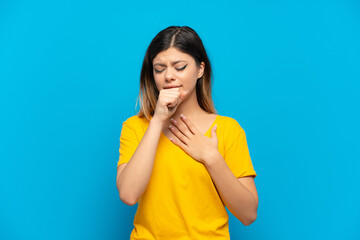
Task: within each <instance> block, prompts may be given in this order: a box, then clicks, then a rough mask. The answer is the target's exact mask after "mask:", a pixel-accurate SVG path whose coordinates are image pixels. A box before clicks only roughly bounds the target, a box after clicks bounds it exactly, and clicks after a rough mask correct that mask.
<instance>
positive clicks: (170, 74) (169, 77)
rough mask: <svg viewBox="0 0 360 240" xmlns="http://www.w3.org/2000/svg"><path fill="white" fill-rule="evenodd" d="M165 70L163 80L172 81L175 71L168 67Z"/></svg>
mask: <svg viewBox="0 0 360 240" xmlns="http://www.w3.org/2000/svg"><path fill="white" fill-rule="evenodd" d="M165 71H166V72H165V80H166V81H167V82H171V81H174V80H175V73H174V72H173V71H172V70H171V69H169V68H167V69H166V70H165Z"/></svg>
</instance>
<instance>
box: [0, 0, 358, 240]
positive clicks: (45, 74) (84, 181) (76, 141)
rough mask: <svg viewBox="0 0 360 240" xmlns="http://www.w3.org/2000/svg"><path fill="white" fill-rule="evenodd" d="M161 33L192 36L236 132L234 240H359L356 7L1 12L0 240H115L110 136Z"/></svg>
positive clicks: (53, 5) (33, 4)
mask: <svg viewBox="0 0 360 240" xmlns="http://www.w3.org/2000/svg"><path fill="white" fill-rule="evenodd" d="M171 25H180V26H183V25H187V26H190V27H192V28H194V29H195V30H196V31H197V32H198V34H199V35H200V37H201V38H202V40H203V42H204V44H205V47H206V49H207V51H208V54H209V57H210V60H211V61H212V66H213V69H214V76H215V78H214V86H213V97H214V102H215V106H216V109H217V110H218V113H219V114H220V115H225V116H230V117H233V118H235V119H236V120H237V121H238V122H239V123H240V125H241V126H242V127H243V128H244V130H245V132H246V136H247V141H248V145H249V151H250V155H251V158H252V161H253V164H254V167H255V170H256V172H257V174H258V177H257V178H256V179H255V183H256V186H257V190H258V194H259V201H260V202H259V208H258V217H257V220H256V221H255V222H254V223H253V224H252V225H250V226H244V225H243V224H242V223H241V222H240V221H239V220H237V219H236V218H235V217H234V216H233V215H231V213H230V212H229V214H230V223H229V224H230V234H231V237H232V239H278V240H280V239H338V238H341V239H360V228H359V217H360V205H359V202H360V193H359V183H360V182H359V179H358V177H357V176H358V173H359V171H360V161H359V160H360V154H359V149H360V148H359V146H360V141H359V133H360V131H359V126H358V124H359V122H360V121H359V120H360V119H359V103H360V99H359V90H360V88H359V85H360V84H359V80H360V44H359V43H360V3H359V1H350V0H326V1H310V0H309V1H300V0H299V1H288V0H286V1H285V0H284V1H265V0H262V1H260V0H259V1H223V2H222V3H221V4H219V3H216V2H209V1H186V0H183V1H179V2H176V1H144V2H133V3H131V1H126V2H122V1H109V0H105V1H79V0H77V1H4V0H2V1H0V80H1V85H0V113H1V117H0V131H1V133H0V138H1V145H0V146H1V148H0V160H1V166H0V191H1V192H0V194H1V195H0V239H128V238H129V235H130V232H131V230H132V227H133V226H132V222H133V217H134V214H135V211H136V207H137V205H134V206H127V205H125V204H124V203H122V202H121V200H120V199H119V195H118V191H117V188H116V183H115V180H116V163H117V161H118V156H119V152H118V148H119V137H120V132H121V124H122V122H123V121H125V120H126V119H127V118H128V117H130V116H132V115H135V114H136V109H135V102H136V97H137V95H138V91H139V76H140V69H141V64H142V60H143V57H144V54H145V51H146V48H147V46H148V44H149V43H150V41H151V39H152V38H153V37H154V36H155V35H156V34H157V33H158V32H159V31H160V30H162V29H164V28H166V27H168V26H171Z"/></svg>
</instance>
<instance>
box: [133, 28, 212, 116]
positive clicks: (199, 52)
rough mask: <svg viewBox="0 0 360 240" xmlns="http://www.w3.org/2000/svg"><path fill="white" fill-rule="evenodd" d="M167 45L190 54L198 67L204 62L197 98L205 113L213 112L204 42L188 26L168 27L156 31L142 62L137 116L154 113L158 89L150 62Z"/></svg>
mask: <svg viewBox="0 0 360 240" xmlns="http://www.w3.org/2000/svg"><path fill="white" fill-rule="evenodd" d="M170 47H175V48H176V49H177V50H179V51H181V52H183V53H187V54H189V55H191V56H192V57H193V58H194V59H195V63H196V65H197V66H198V67H199V66H200V64H201V62H204V63H205V69H204V73H203V75H202V77H201V78H199V79H197V82H196V95H197V101H198V103H199V105H200V107H201V108H202V109H204V110H205V111H206V112H208V113H216V110H215V107H214V103H213V100H212V97H211V84H212V79H213V73H212V70H211V64H210V60H209V58H208V56H207V54H206V51H205V48H204V45H203V43H202V41H201V39H200V37H199V36H198V34H197V33H196V32H195V31H194V30H193V29H192V28H190V27H187V26H183V27H180V26H170V27H168V28H166V29H164V30H162V31H161V32H159V33H158V34H157V35H156V36H155V38H154V39H153V40H152V41H151V43H150V45H149V47H148V49H147V51H146V54H145V57H144V61H143V65H142V68H141V75H140V91H139V96H138V99H137V102H136V105H137V103H138V102H140V110H139V112H138V114H137V115H138V116H139V117H146V118H147V119H148V120H150V116H153V115H154V112H155V107H156V103H157V99H158V97H159V90H158V89H157V87H156V84H155V80H154V75H153V65H152V62H153V60H154V58H155V57H156V55H157V54H158V53H160V52H162V51H165V50H167V49H168V48H170Z"/></svg>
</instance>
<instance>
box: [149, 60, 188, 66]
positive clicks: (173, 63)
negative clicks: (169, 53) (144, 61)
mask: <svg viewBox="0 0 360 240" xmlns="http://www.w3.org/2000/svg"><path fill="white" fill-rule="evenodd" d="M179 62H186V61H185V60H179V61H175V62H172V63H171V65H175V64H177V63H179ZM155 65H159V66H163V67H166V65H165V64H162V63H155V64H154V66H155Z"/></svg>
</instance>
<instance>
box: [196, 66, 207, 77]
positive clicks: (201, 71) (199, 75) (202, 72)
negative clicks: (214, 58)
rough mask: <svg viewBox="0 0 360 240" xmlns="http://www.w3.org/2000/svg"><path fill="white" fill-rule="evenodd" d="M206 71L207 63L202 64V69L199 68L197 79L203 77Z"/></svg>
mask: <svg viewBox="0 0 360 240" xmlns="http://www.w3.org/2000/svg"><path fill="white" fill-rule="evenodd" d="M204 70H205V63H204V62H201V63H200V67H199V74H198V77H197V78H198V79H199V78H201V77H202V76H203V74H204Z"/></svg>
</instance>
